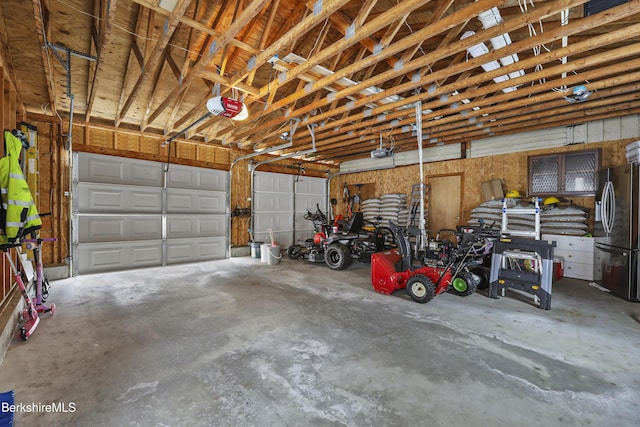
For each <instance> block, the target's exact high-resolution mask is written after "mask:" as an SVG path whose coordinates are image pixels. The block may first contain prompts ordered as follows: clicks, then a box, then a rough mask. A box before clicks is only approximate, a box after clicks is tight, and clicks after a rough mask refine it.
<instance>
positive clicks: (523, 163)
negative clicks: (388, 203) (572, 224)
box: [330, 138, 634, 224]
mask: <svg viewBox="0 0 640 427" xmlns="http://www.w3.org/2000/svg"><path fill="white" fill-rule="evenodd" d="M633 141H634V139H633V138H631V139H624V140H619V141H607V142H601V143H593V144H587V145H585V144H576V145H572V146H564V147H558V148H555V149H551V150H532V151H526V152H520V153H510V154H505V155H495V156H489V157H481V158H472V159H460V160H448V161H443V162H434V163H425V164H424V165H423V169H424V176H425V183H427V184H428V180H429V177H430V176H443V175H451V174H462V175H463V179H464V181H463V189H462V196H463V197H462V199H463V206H462V211H463V212H462V218H463V221H464V222H466V221H467V220H468V218H469V215H470V212H471V209H473V208H474V207H476V206H478V205H479V204H480V203H482V202H483V201H484V197H483V192H482V186H481V184H482V182H484V181H488V180H492V179H500V180H502V182H503V187H504V189H505V191H508V190H510V189H514V190H518V191H520V193H521V194H523V195H526V191H527V187H528V185H527V183H528V157H529V156H535V155H540V154H549V153H560V152H570V151H579V150H591V149H596V148H600V149H602V156H601V159H600V161H601V167H611V166H616V165H620V164H626V163H627V160H626V156H625V152H626V145H627V144H629V143H631V142H633ZM419 182H420V176H419V166H418V165H411V166H402V167H396V168H393V169H384V170H379V171H371V172H360V173H355V174H348V175H340V176H337V177H335V178H334V179H333V180H332V181H331V188H330V193H331V197H335V198H336V199H337V200H338V206H337V212H338V213H345V212H346V205H345V204H344V203H343V201H342V189H343V185H344V184H345V183H346V184H347V185H354V184H358V183H373V184H374V185H375V197H380V196H382V195H383V194H387V193H404V194H407V196H409V195H410V194H411V186H412V184H418V183H419ZM568 201H569V202H571V203H573V204H575V205H577V206H582V207H585V208H587V209H589V210H590V224H593V212H592V211H593V206H594V197H593V196H591V197H571V198H569V199H568ZM431 202H432V203H437V201H436V200H432V201H431Z"/></svg>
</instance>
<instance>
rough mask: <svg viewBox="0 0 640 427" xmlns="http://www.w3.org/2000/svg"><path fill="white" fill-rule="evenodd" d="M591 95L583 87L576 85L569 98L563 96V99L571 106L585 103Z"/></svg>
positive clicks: (590, 92)
mask: <svg viewBox="0 0 640 427" xmlns="http://www.w3.org/2000/svg"><path fill="white" fill-rule="evenodd" d="M592 93H593V92H592V91H590V90H587V87H586V86H585V85H578V86H576V87H574V88H573V89H572V90H571V96H565V97H564V99H565V100H566V101H567V102H569V103H571V104H575V103H580V102H584V101H586V100H587V99H588V98H589V97H590V96H591V94H592Z"/></svg>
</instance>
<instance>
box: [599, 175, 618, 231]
mask: <svg viewBox="0 0 640 427" xmlns="http://www.w3.org/2000/svg"><path fill="white" fill-rule="evenodd" d="M615 218H616V195H615V191H614V189H613V183H612V182H611V181H607V182H606V183H605V184H604V189H603V190H602V227H603V228H604V231H605V233H607V234H609V233H611V230H612V229H613V224H614V221H615Z"/></svg>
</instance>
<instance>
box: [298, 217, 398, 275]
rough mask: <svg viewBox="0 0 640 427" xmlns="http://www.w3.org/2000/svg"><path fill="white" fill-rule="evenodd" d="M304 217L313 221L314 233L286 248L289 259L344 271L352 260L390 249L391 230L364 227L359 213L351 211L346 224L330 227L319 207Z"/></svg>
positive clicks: (369, 258) (369, 256)
mask: <svg viewBox="0 0 640 427" xmlns="http://www.w3.org/2000/svg"><path fill="white" fill-rule="evenodd" d="M305 218H306V219H308V220H310V221H313V224H314V230H315V234H314V236H313V239H307V240H306V241H304V242H302V241H300V242H298V244H294V245H291V246H289V248H288V249H287V256H288V257H289V258H290V259H297V258H302V259H305V260H307V261H308V262H312V263H322V262H324V263H325V264H326V265H327V266H328V267H329V268H330V269H332V270H344V269H346V268H348V267H349V266H350V265H351V264H352V262H353V260H354V259H356V260H358V261H362V262H368V261H370V260H371V255H372V254H373V253H375V252H378V251H382V250H385V249H389V248H391V247H392V245H391V243H392V241H393V237H392V235H391V230H390V229H389V228H387V227H381V226H371V227H369V226H365V221H364V217H363V214H362V212H355V213H354V214H353V216H352V217H351V218H350V219H349V221H340V222H334V224H333V225H332V226H330V225H329V223H328V222H327V217H326V215H324V213H323V212H322V211H321V210H320V207H319V206H316V213H315V214H314V213H311V212H308V213H307V214H305Z"/></svg>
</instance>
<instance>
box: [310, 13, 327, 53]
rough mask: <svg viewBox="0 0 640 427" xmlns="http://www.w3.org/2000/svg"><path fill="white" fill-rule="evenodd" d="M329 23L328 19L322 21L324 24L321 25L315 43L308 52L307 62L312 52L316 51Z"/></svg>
mask: <svg viewBox="0 0 640 427" xmlns="http://www.w3.org/2000/svg"><path fill="white" fill-rule="evenodd" d="M328 22H329V18H327V19H325V20H324V24H323V25H322V28H321V29H320V32H319V33H318V37H316V41H315V43H314V44H313V47H312V48H311V50H310V51H309V56H307V58H306V59H307V60H309V58H311V55H313V51H314V50H316V47H318V43H319V42H320V39H321V38H322V33H324V30H325V28H327V23H328Z"/></svg>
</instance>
